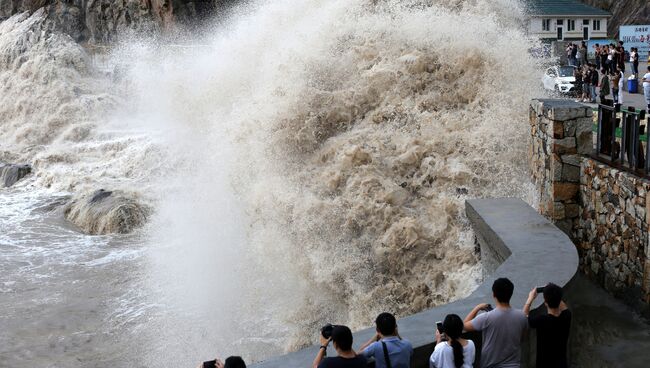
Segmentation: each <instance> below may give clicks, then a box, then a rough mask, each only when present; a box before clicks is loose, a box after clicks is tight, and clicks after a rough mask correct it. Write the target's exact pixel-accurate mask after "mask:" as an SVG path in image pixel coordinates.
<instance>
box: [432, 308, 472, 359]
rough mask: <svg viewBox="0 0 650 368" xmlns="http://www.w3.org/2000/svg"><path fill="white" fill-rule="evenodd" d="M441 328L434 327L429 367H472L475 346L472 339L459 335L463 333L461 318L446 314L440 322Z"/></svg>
mask: <svg viewBox="0 0 650 368" xmlns="http://www.w3.org/2000/svg"><path fill="white" fill-rule="evenodd" d="M442 330H443V331H444V335H445V336H446V337H447V339H448V340H447V341H443V339H442V334H441V333H440V331H439V330H438V328H436V347H435V349H434V350H433V353H432V354H431V357H430V358H429V368H472V367H473V366H474V358H475V356H476V347H475V346H474V342H473V341H472V340H466V339H463V338H462V337H460V335H461V334H462V333H463V320H462V319H460V317H459V316H458V315H456V314H448V315H447V316H446V317H445V320H444V321H443V322H442Z"/></svg>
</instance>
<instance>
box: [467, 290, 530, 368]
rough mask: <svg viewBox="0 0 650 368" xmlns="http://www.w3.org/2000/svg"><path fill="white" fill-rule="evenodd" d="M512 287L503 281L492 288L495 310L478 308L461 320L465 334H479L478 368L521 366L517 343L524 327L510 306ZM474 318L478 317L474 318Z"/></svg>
mask: <svg viewBox="0 0 650 368" xmlns="http://www.w3.org/2000/svg"><path fill="white" fill-rule="evenodd" d="M514 289H515V286H514V285H513V283H512V282H511V281H510V280H508V279H506V278H499V279H496V280H495V281H494V283H493V284H492V295H493V296H494V299H495V301H496V308H495V309H493V310H491V311H489V312H485V313H482V314H478V313H479V311H482V310H487V309H488V307H489V304H479V305H477V306H476V307H474V309H472V311H471V312H469V314H468V315H467V317H465V322H464V327H465V331H481V333H482V336H483V347H482V349H481V368H519V367H520V366H521V340H522V338H523V337H524V332H526V329H527V327H528V320H527V319H526V316H525V315H524V312H522V311H521V310H518V309H514V308H512V307H511V306H510V298H512V293H513V292H514ZM477 314H478V315H477Z"/></svg>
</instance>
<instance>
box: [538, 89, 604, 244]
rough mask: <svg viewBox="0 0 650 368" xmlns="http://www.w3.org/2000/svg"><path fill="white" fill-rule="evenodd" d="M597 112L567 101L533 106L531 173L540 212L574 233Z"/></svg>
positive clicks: (542, 101) (551, 101) (540, 100)
mask: <svg viewBox="0 0 650 368" xmlns="http://www.w3.org/2000/svg"><path fill="white" fill-rule="evenodd" d="M592 119H593V113H592V111H591V109H590V108H588V107H586V106H584V105H581V104H577V103H574V102H571V101H566V100H544V99H539V100H533V101H532V102H531V105H530V129H531V144H530V145H529V150H528V159H529V162H530V169H531V176H532V178H533V181H534V183H535V184H536V188H537V195H538V197H539V211H540V213H542V214H543V215H545V216H547V217H549V218H551V219H552V220H553V221H554V222H555V224H556V225H557V226H558V227H559V228H560V229H562V230H563V231H564V232H565V233H567V234H571V233H572V230H571V229H572V228H573V226H574V223H576V222H577V221H578V215H579V213H580V208H579V204H578V199H579V196H578V193H579V189H580V161H581V157H582V155H586V154H589V153H590V152H591V150H592V134H591V125H592Z"/></svg>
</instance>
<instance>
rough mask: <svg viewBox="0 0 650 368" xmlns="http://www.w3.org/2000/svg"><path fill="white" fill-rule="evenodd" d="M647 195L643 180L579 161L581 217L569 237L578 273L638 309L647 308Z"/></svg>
mask: <svg viewBox="0 0 650 368" xmlns="http://www.w3.org/2000/svg"><path fill="white" fill-rule="evenodd" d="M649 191H650V182H649V181H648V180H645V179H642V178H639V177H637V176H635V175H633V174H630V173H627V172H622V171H620V170H617V169H615V168H612V167H610V166H608V165H606V164H604V163H600V162H598V161H596V160H594V159H591V158H585V159H584V160H583V161H582V166H581V179H580V203H581V213H580V219H579V222H578V223H577V224H576V226H575V227H574V233H573V239H574V241H575V242H576V244H577V245H578V251H579V253H580V269H581V271H582V272H583V273H584V274H586V275H587V276H589V278H591V279H592V280H595V281H597V282H598V283H599V284H600V285H602V286H603V287H604V288H605V289H606V290H608V291H610V292H612V293H613V294H614V295H616V296H618V297H620V298H622V299H624V300H625V301H626V302H628V304H632V305H633V306H635V307H637V308H636V309H641V310H644V309H647V305H648V304H649V303H650V246H649V244H648V220H649V219H650V214H649V213H648V210H650V203H648V200H650V196H648V195H647V193H648V192H649ZM644 304H645V306H644Z"/></svg>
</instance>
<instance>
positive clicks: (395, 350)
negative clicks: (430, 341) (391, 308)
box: [359, 313, 413, 368]
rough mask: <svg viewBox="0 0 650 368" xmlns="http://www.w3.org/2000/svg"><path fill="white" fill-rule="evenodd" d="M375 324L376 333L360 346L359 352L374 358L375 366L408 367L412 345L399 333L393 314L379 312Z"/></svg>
mask: <svg viewBox="0 0 650 368" xmlns="http://www.w3.org/2000/svg"><path fill="white" fill-rule="evenodd" d="M375 324H376V325H377V333H376V334H375V336H373V337H372V338H371V339H370V340H368V342H366V343H365V344H363V345H362V346H361V349H359V350H360V353H359V354H362V355H364V356H365V357H366V358H368V359H369V358H374V359H375V367H376V368H409V367H410V366H411V357H412V356H413V345H411V343H410V342H409V341H408V340H406V339H402V337H401V336H400V335H399V332H398V331H397V320H396V319H395V316H394V315H392V314H390V313H381V314H380V315H378V316H377V319H376V320H375Z"/></svg>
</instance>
